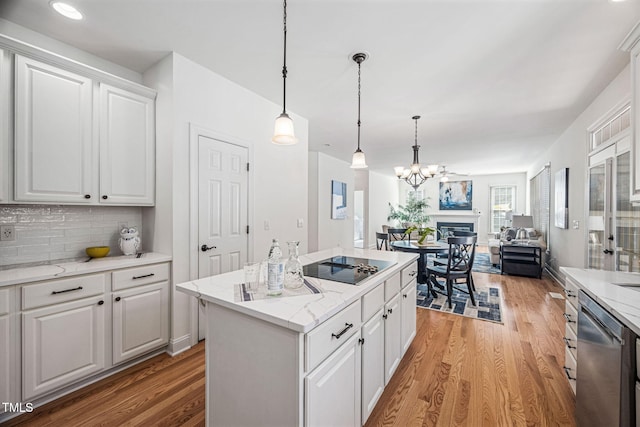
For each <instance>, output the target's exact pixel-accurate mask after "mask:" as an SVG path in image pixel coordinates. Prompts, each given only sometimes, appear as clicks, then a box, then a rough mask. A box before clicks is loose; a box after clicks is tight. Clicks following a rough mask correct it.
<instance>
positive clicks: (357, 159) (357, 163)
mask: <svg viewBox="0 0 640 427" xmlns="http://www.w3.org/2000/svg"><path fill="white" fill-rule="evenodd" d="M368 56H369V55H367V54H366V53H362V52H360V53H356V54H355V55H353V57H352V58H351V59H353V60H354V61H355V62H356V63H357V64H358V149H357V150H356V151H355V153H353V158H352V159H351V168H352V169H365V168H366V167H367V162H366V160H365V158H364V153H363V152H362V150H361V149H360V74H361V73H360V65H361V64H362V63H363V62H364V60H365V59H367V58H368Z"/></svg>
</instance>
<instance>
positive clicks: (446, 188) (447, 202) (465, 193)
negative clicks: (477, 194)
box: [438, 181, 473, 211]
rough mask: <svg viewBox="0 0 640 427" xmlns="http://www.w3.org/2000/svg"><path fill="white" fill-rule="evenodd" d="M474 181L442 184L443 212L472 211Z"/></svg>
mask: <svg viewBox="0 0 640 427" xmlns="http://www.w3.org/2000/svg"><path fill="white" fill-rule="evenodd" d="M472 195H473V181H453V182H452V181H449V182H441V183H440V193H439V197H438V199H439V202H440V210H441V211H470V210H472V209H473V206H472Z"/></svg>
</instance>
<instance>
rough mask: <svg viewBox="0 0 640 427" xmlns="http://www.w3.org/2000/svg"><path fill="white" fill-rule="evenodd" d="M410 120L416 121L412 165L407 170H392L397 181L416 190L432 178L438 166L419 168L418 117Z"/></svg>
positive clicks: (399, 168)
mask: <svg viewBox="0 0 640 427" xmlns="http://www.w3.org/2000/svg"><path fill="white" fill-rule="evenodd" d="M411 119H412V120H415V121H416V134H415V135H416V136H415V142H414V144H413V163H412V164H411V166H410V167H409V168H408V169H407V168H404V167H402V166H396V167H395V168H393V169H394V171H395V173H396V176H397V177H398V179H402V180H404V181H405V182H406V183H407V184H409V185H410V186H412V187H413V189H414V190H417V189H418V187H420V186H421V185H422V183H424V182H425V181H426V180H427V179H429V178H432V177H433V176H434V175H435V174H436V173H437V172H438V165H428V166H427V167H425V168H423V167H422V166H420V160H419V159H418V151H420V146H419V145H418V119H420V116H413V117H412V118H411Z"/></svg>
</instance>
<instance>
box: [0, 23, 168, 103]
mask: <svg viewBox="0 0 640 427" xmlns="http://www.w3.org/2000/svg"><path fill="white" fill-rule="evenodd" d="M0 48H4V49H6V50H7V51H8V52H10V53H14V54H19V55H24V56H26V57H28V58H32V59H37V60H38V61H42V62H44V63H46V64H49V65H52V66H55V67H59V68H62V69H65V70H67V71H71V72H74V73H79V74H82V75H83V76H85V77H89V78H91V79H94V80H98V81H100V82H103V83H110V84H113V85H116V86H118V87H120V88H123V89H126V90H129V91H131V92H135V93H137V94H140V95H143V96H145V97H147V98H151V99H155V98H156V93H157V92H156V91H155V90H154V89H151V88H148V87H146V86H143V85H141V84H139V83H135V82H132V81H130V80H126V79H124V78H122V77H119V76H116V75H114V74H111V73H108V72H106V71H102V70H100V69H98V68H95V67H92V66H90V65H86V64H83V63H81V62H78V61H75V60H73V59H70V58H66V57H64V56H62V55H59V54H57V53H54V52H50V51H48V50H44V49H42V48H39V47H37V46H34V45H32V44H29V43H25V42H23V41H20V40H18V39H15V38H13V37H10V36H8V35H6V34H0Z"/></svg>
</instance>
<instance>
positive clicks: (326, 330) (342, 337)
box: [305, 300, 362, 372]
mask: <svg viewBox="0 0 640 427" xmlns="http://www.w3.org/2000/svg"><path fill="white" fill-rule="evenodd" d="M360 316H361V304H360V300H358V301H356V302H354V303H353V304H351V305H350V306H349V307H347V308H345V309H344V310H342V311H341V312H339V313H338V314H336V315H335V316H333V317H332V318H331V319H329V320H327V321H326V322H324V323H323V324H322V325H320V326H318V327H317V328H316V329H314V330H312V331H311V332H309V333H308V334H307V335H306V336H305V344H306V352H305V356H306V361H305V362H306V365H307V366H306V368H307V369H306V370H307V372H310V371H311V370H313V369H314V368H315V367H316V366H318V364H320V362H322V361H323V360H324V359H325V358H326V357H327V356H328V355H330V354H331V353H333V352H334V351H335V350H336V349H337V348H338V347H340V345H341V344H342V343H344V342H345V341H347V340H348V339H349V338H350V337H351V336H352V335H353V334H355V333H356V332H357V331H359V330H360V325H361V323H362V322H361V321H360Z"/></svg>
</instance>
